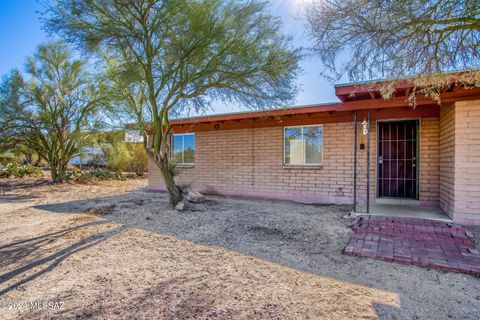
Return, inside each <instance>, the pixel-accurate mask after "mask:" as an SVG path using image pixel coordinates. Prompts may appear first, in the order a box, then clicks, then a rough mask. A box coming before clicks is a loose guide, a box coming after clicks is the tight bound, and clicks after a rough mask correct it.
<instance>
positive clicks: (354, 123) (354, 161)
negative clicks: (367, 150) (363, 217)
mask: <svg viewBox="0 0 480 320" xmlns="http://www.w3.org/2000/svg"><path fill="white" fill-rule="evenodd" d="M353 212H354V213H355V212H357V111H355V112H354V113H353Z"/></svg>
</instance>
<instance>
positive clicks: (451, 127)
mask: <svg viewBox="0 0 480 320" xmlns="http://www.w3.org/2000/svg"><path fill="white" fill-rule="evenodd" d="M440 154H441V157H440V208H441V209H442V210H443V211H445V212H446V213H447V214H448V215H449V216H450V217H451V218H453V207H454V189H455V106H454V105H444V106H442V107H441V109H440Z"/></svg>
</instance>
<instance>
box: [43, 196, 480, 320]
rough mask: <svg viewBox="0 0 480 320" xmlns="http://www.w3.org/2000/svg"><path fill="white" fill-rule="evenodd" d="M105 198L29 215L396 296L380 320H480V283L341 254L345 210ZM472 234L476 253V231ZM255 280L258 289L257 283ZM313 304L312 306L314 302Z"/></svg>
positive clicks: (479, 236)
mask: <svg viewBox="0 0 480 320" xmlns="http://www.w3.org/2000/svg"><path fill="white" fill-rule="evenodd" d="M104 193H105V194H102V195H100V194H97V196H96V197H95V198H93V197H90V198H88V197H84V198H88V199H83V198H82V197H80V199H78V198H77V199H75V200H69V201H66V200H64V201H61V199H57V200H56V201H55V203H40V204H37V205H35V206H34V209H36V210H40V211H42V212H48V213H49V214H51V213H52V212H53V213H62V214H74V216H75V217H78V216H79V215H78V214H80V215H82V214H84V213H90V214H89V216H95V217H101V218H105V219H107V220H110V221H112V222H115V223H118V224H125V225H128V226H134V227H138V228H141V229H145V230H149V231H154V232H155V233H158V234H160V235H164V236H173V237H174V238H172V239H179V240H190V241H193V242H194V243H198V244H208V245H214V246H218V247H219V248H222V249H223V248H226V249H228V250H229V251H233V252H237V253H241V254H243V255H244V256H245V255H246V256H252V257H256V258H261V259H264V261H265V260H266V261H270V262H274V263H275V264H276V265H283V266H287V267H290V268H293V269H295V270H300V271H305V272H308V273H311V274H314V275H319V276H322V278H323V277H325V278H327V279H333V280H342V281H345V286H346V287H347V286H348V285H347V284H353V285H357V286H361V287H362V288H372V289H375V290H377V289H380V290H383V291H385V292H390V293H395V294H398V296H399V300H400V301H399V302H400V306H399V308H398V307H396V306H392V305H391V304H390V305H389V304H386V303H380V302H379V303H374V308H375V311H376V313H377V315H378V316H379V318H381V319H479V318H480V278H475V277H472V276H469V275H465V274H460V273H451V272H443V271H438V270H428V269H423V268H419V267H415V266H405V265H399V264H394V263H386V262H383V261H377V260H373V259H366V258H359V257H350V256H346V255H343V254H342V253H341V252H342V249H343V248H344V246H345V244H346V243H347V241H348V238H349V235H350V229H349V227H348V225H349V223H351V220H350V219H344V218H342V216H344V215H345V214H346V212H347V211H348V208H346V207H341V206H317V205H302V204H296V203H292V202H282V201H265V200H248V199H239V198H224V197H208V201H207V202H206V203H203V204H194V205H189V206H190V208H189V210H187V211H184V212H176V211H174V210H171V209H170V207H169V204H168V202H167V199H166V196H165V195H164V194H162V193H155V192H148V191H145V190H144V189H143V188H141V189H135V190H130V191H127V192H121V194H117V195H111V196H110V195H108V192H104ZM470 230H472V231H473V232H474V236H475V240H476V242H477V247H478V243H479V242H480V229H478V228H470ZM152 241H153V240H152ZM172 241H173V240H172ZM153 243H155V246H158V244H157V242H152V244H153ZM160 243H161V242H160ZM159 245H160V246H161V244H159ZM139 250H140V247H139ZM212 250H213V249H212ZM183 258H185V257H183V256H182V259H183ZM188 259H195V256H193V257H189V258H188ZM188 259H187V260H188ZM230 259H234V258H230ZM235 259H236V258H235ZM232 261H233V260H232ZM225 263H226V262H225ZM258 267H259V268H263V267H260V265H259V266H258ZM289 270H290V269H289ZM263 277H267V276H266V275H263ZM258 281H260V282H259V283H261V282H262V278H261V277H260V278H259V279H258ZM311 281H313V280H311ZM279 286H282V284H279ZM250 287H251V285H250ZM250 287H249V288H250ZM259 288H260V287H259ZM177 289H178V288H177ZM267 289H268V288H267ZM250 290H251V289H250ZM268 290H276V288H274V287H271V288H269V289H268ZM252 294H253V293H252ZM305 294H306V295H308V294H309V293H308V291H307V292H305ZM347 295H348V294H347ZM315 299H316V300H317V301H318V296H317V297H316V298H315ZM318 303H320V301H319V302H318ZM332 303H333V304H335V301H333V302H332V301H330V300H329V301H328V304H329V305H331V304H332ZM359 308H360V304H359ZM350 312H351V311H350ZM348 314H349V315H351V313H348ZM264 316H265V315H264ZM265 317H267V316H265ZM186 318H188V317H186ZM227 318H228V317H227ZM247 318H248V317H247ZM253 318H255V317H253ZM257 318H258V317H257ZM260 318H262V317H260ZM333 318H336V317H333ZM344 318H348V317H347V316H345V317H344Z"/></svg>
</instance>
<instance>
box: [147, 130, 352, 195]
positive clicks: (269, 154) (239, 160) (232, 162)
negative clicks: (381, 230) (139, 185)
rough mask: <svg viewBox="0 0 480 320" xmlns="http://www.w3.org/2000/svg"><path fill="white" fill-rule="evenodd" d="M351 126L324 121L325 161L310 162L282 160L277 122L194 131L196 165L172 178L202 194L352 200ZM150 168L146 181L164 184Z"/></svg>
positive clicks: (280, 139)
mask: <svg viewBox="0 0 480 320" xmlns="http://www.w3.org/2000/svg"><path fill="white" fill-rule="evenodd" d="M352 128H353V124H352V123H336V124H324V126H323V143H324V147H323V152H324V159H323V162H324V164H323V166H321V167H313V168H305V167H286V166H284V165H283V128H282V127H271V128H251V129H239V130H219V131H203V132H197V133H196V159H195V167H193V168H181V169H180V170H179V171H180V172H181V174H180V175H179V176H178V177H177V181H178V182H179V183H183V184H191V186H192V188H194V189H196V190H198V191H200V192H203V193H206V194H217V193H218V194H227V195H228V194H231V195H245V196H257V197H267V198H278V199H286V200H298V201H305V202H323V203H340V204H346V203H351V202H352V193H353V164H352V159H353V130H352ZM149 169H150V170H149V172H150V173H149V175H150V178H149V183H150V185H149V186H150V187H151V188H153V189H163V184H162V182H161V177H160V176H159V172H158V170H156V169H155V168H154V165H153V164H152V163H150V168H149ZM152 169H154V170H152Z"/></svg>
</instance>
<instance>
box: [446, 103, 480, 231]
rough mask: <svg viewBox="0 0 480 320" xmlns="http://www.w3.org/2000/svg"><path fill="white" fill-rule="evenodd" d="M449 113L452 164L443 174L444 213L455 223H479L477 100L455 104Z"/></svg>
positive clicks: (479, 126) (479, 114)
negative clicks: (445, 181)
mask: <svg viewBox="0 0 480 320" xmlns="http://www.w3.org/2000/svg"><path fill="white" fill-rule="evenodd" d="M448 111H449V112H450V113H454V115H452V116H451V117H453V121H452V122H453V123H454V124H453V126H454V133H453V134H454V147H453V148H451V149H453V150H450V151H451V152H453V154H454V163H453V167H452V165H451V166H450V167H449V168H445V173H444V174H445V175H447V176H448V177H449V178H450V188H449V189H448V191H449V194H448V198H447V199H448V206H447V208H446V209H445V210H446V211H447V213H449V214H451V215H453V219H454V221H456V222H459V223H464V224H480V100H475V101H457V102H455V103H454V104H453V105H451V106H449V108H448ZM452 168H453V170H452ZM452 171H453V173H452ZM451 180H453V187H452V186H451Z"/></svg>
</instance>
